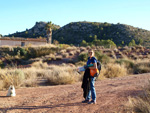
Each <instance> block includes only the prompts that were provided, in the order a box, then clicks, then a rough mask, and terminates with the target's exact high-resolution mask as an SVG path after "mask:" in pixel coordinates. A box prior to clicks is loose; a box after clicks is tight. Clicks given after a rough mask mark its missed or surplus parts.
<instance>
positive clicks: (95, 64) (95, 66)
mask: <svg viewBox="0 0 150 113" xmlns="http://www.w3.org/2000/svg"><path fill="white" fill-rule="evenodd" d="M93 65H94V66H92V67H89V69H97V63H93Z"/></svg>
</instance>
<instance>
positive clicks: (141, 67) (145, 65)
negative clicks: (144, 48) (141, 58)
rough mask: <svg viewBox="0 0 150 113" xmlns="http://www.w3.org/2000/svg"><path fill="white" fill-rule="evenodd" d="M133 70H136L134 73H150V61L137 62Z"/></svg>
mask: <svg viewBox="0 0 150 113" xmlns="http://www.w3.org/2000/svg"><path fill="white" fill-rule="evenodd" d="M133 70H134V74H140V73H149V72H150V62H142V63H137V64H136V65H135V66H134V68H133Z"/></svg>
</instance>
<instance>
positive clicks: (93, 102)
mask: <svg viewBox="0 0 150 113" xmlns="http://www.w3.org/2000/svg"><path fill="white" fill-rule="evenodd" d="M88 104H96V101H94V100H91V101H90V102H88Z"/></svg>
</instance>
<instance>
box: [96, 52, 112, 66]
mask: <svg viewBox="0 0 150 113" xmlns="http://www.w3.org/2000/svg"><path fill="white" fill-rule="evenodd" d="M95 56H96V58H97V59H98V60H99V61H100V62H101V63H105V64H106V63H109V62H110V57H109V56H107V55H106V54H102V53H101V52H100V51H96V52H95Z"/></svg>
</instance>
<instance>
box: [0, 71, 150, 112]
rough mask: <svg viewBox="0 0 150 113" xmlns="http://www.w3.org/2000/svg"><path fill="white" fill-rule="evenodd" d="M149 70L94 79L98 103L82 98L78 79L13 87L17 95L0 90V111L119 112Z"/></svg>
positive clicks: (135, 91) (137, 88)
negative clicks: (56, 84) (55, 83)
mask: <svg viewBox="0 0 150 113" xmlns="http://www.w3.org/2000/svg"><path fill="white" fill-rule="evenodd" d="M148 79H150V73H148V74H140V75H133V76H126V77H120V78H115V79H105V80H102V81H96V84H95V87H96V93H97V104H96V105H88V104H83V103H81V101H82V100H83V97H82V89H81V82H79V83H76V84H73V85H59V86H43V87H36V88H20V89H16V94H17V96H16V97H6V96H5V95H6V93H7V91H0V112H2V113H5V112H7V113H20V112H21V113H22V112H23V113H26V112H30V113H41V112H42V113H62V112H63V113H69V112H72V113H115V112H116V113H118V112H121V113H122V112H125V113H126V111H125V108H126V106H125V104H126V103H127V101H128V96H136V95H137V94H138V93H140V92H141V86H143V85H146V84H147V83H148Z"/></svg>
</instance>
